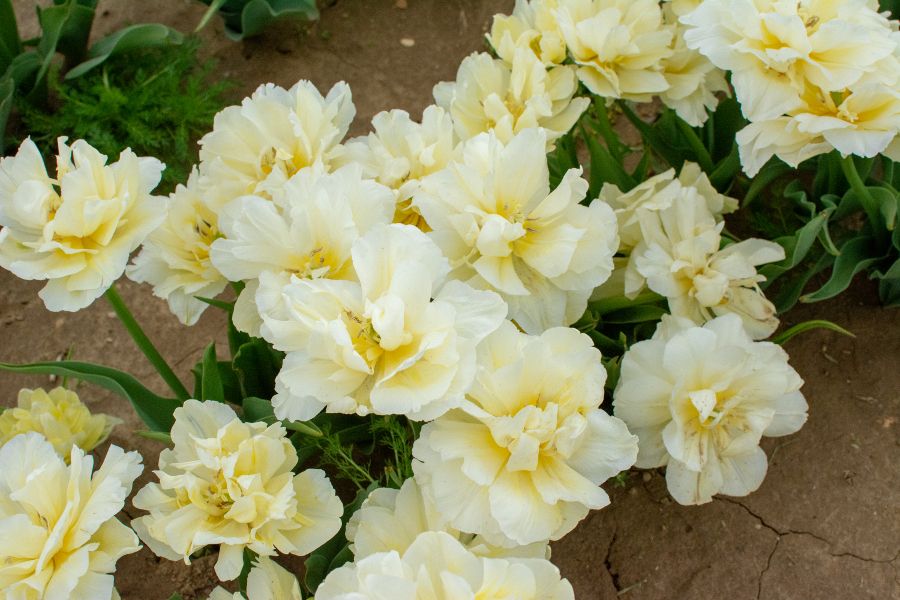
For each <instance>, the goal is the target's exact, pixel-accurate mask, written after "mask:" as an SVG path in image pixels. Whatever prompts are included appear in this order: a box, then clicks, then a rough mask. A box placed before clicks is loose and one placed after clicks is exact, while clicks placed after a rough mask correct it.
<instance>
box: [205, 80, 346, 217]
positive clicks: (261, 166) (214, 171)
mask: <svg viewBox="0 0 900 600" xmlns="http://www.w3.org/2000/svg"><path fill="white" fill-rule="evenodd" d="M355 115H356V108H355V107H354V106H353V99H352V96H351V93H350V87H349V86H348V85H347V84H346V83H344V82H340V83H336V84H335V85H334V87H332V88H331V90H329V92H328V95H327V96H324V97H323V96H322V94H321V93H320V92H319V91H318V90H317V89H316V87H315V86H314V85H313V84H312V83H310V82H309V81H306V80H305V79H304V80H300V81H298V82H297V83H296V84H294V86H293V87H291V88H290V89H288V90H286V89H284V88H282V87H279V86H277V85H275V84H272V83H267V84H264V85H261V86H259V87H258V88H257V89H256V91H255V92H253V95H252V96H250V97H249V98H245V99H244V101H243V102H242V103H241V104H240V105H239V106H229V107H228V108H226V109H224V110H223V111H221V112H220V113H219V114H217V115H216V117H215V121H214V122H213V130H212V131H211V132H210V133H208V134H206V135H205V136H203V139H201V140H200V161H201V168H200V175H201V177H202V180H203V185H204V186H205V187H206V188H207V189H208V190H209V191H208V195H207V199H208V202H209V203H210V205H211V206H212V208H213V209H214V210H218V208H220V207H221V206H222V205H224V204H227V203H228V202H230V201H232V200H234V199H235V198H239V197H240V196H244V195H247V194H255V195H259V196H263V197H266V198H268V197H271V195H272V194H273V193H274V192H276V191H277V190H278V189H280V187H281V186H282V185H283V184H284V183H285V182H286V181H287V180H288V179H290V178H291V177H292V176H293V175H294V174H295V173H297V172H298V171H300V170H302V169H304V168H306V167H310V166H312V165H314V164H316V163H322V164H325V165H326V166H327V165H328V164H329V162H330V161H331V159H332V157H333V155H334V152H335V150H336V148H337V146H338V144H339V143H340V142H341V140H342V139H343V138H344V136H345V135H346V134H347V130H348V129H349V128H350V123H351V122H352V121H353V117H354V116H355Z"/></svg>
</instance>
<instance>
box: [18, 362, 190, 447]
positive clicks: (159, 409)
mask: <svg viewBox="0 0 900 600" xmlns="http://www.w3.org/2000/svg"><path fill="white" fill-rule="evenodd" d="M0 370H2V371H10V372H12V373H23V374H37V375H57V376H60V377H71V378H73V379H79V380H82V381H87V382H88V383H93V384H94V385H99V386H100V387H102V388H105V389H107V390H110V391H111V392H115V393H116V394H118V395H120V396H122V397H123V398H126V399H128V400H129V401H130V402H131V404H132V406H134V410H135V411H136V412H137V414H138V416H139V417H140V418H141V420H142V421H143V422H144V424H145V425H146V426H147V427H148V428H149V429H150V430H151V431H165V432H168V431H169V430H170V429H172V424H173V423H174V422H175V418H174V417H173V416H172V413H174V412H175V409H176V408H178V407H179V406H181V401H179V400H176V399H174V398H163V397H162V396H158V395H156V394H154V393H153V392H151V391H150V390H148V389H147V388H146V387H144V386H143V384H141V383H140V382H139V381H138V380H137V379H135V378H134V377H132V376H131V375H129V374H128V373H125V372H123V371H119V370H117V369H113V368H110V367H104V366H101V365H94V364H91V363H85V362H79V361H74V360H60V361H53V362H36V363H30V364H24V365H14V364H9V363H0Z"/></svg>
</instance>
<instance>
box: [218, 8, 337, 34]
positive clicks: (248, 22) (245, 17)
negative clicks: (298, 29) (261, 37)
mask: <svg viewBox="0 0 900 600" xmlns="http://www.w3.org/2000/svg"><path fill="white" fill-rule="evenodd" d="M220 14H221V15H222V17H223V18H224V19H225V34H226V35H227V36H228V37H229V38H231V39H233V40H240V39H243V38H248V37H252V36H254V35H258V34H260V33H262V31H263V30H264V29H265V28H266V27H268V26H269V24H271V23H272V22H273V21H275V20H277V19H280V18H282V17H300V18H305V19H309V20H315V19H318V18H319V10H318V8H316V2H315V0H249V1H248V0H231V1H228V2H226V3H225V4H224V5H223V6H222V8H221V9H220Z"/></svg>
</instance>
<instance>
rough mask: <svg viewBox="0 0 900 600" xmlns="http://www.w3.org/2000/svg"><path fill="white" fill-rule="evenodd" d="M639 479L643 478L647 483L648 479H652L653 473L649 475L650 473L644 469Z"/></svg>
mask: <svg viewBox="0 0 900 600" xmlns="http://www.w3.org/2000/svg"><path fill="white" fill-rule="evenodd" d="M641 479H643V480H644V483H647V482H648V481H650V480H651V479H653V475H651V474H650V473H648V472H646V471H644V474H643V475H641Z"/></svg>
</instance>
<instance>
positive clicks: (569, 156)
mask: <svg viewBox="0 0 900 600" xmlns="http://www.w3.org/2000/svg"><path fill="white" fill-rule="evenodd" d="M573 131H574V129H573V130H572V131H570V132H569V133H567V134H566V135H564V136H562V137H561V138H559V139H558V140H556V147H555V148H554V149H553V151H552V152H550V153H549V154H548V155H547V167H548V168H549V170H550V188H551V189H556V186H558V185H559V182H560V181H561V180H562V178H563V175H565V174H566V172H567V171H568V170H569V169H577V168H578V166H579V165H578V155H577V154H576V150H575V136H574V134H573Z"/></svg>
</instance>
